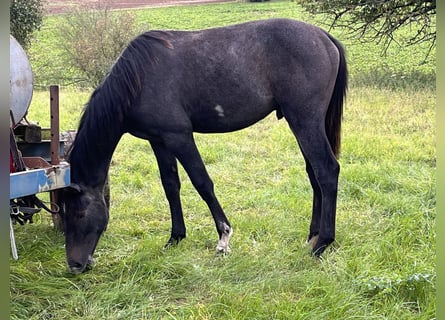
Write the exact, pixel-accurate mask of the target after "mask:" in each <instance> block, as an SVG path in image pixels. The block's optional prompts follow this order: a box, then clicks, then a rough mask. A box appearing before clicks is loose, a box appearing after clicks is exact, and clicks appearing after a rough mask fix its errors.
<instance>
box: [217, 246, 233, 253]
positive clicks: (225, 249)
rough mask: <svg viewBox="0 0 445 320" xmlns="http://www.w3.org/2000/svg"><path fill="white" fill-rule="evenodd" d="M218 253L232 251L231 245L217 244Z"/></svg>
mask: <svg viewBox="0 0 445 320" xmlns="http://www.w3.org/2000/svg"><path fill="white" fill-rule="evenodd" d="M216 253H217V254H222V255H226V254H229V253H230V247H229V246H226V247H224V246H220V245H219V244H218V245H217V246H216Z"/></svg>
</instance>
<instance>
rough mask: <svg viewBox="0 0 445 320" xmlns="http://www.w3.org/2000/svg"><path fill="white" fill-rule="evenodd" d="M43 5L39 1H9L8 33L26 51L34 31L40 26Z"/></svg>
mask: <svg viewBox="0 0 445 320" xmlns="http://www.w3.org/2000/svg"><path fill="white" fill-rule="evenodd" d="M42 18H43V3H42V1H41V0H11V1H10V2H9V27H10V33H11V34H12V35H13V36H14V38H15V39H16V40H17V41H18V42H19V43H20V45H21V46H22V47H23V48H24V49H27V48H28V47H29V44H30V42H31V39H32V34H33V32H34V31H35V30H39V29H40V27H41V25H42Z"/></svg>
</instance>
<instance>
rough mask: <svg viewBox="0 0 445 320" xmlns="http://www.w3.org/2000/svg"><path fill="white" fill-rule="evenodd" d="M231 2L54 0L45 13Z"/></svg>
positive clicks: (220, 0) (201, 0) (212, 0)
mask: <svg viewBox="0 0 445 320" xmlns="http://www.w3.org/2000/svg"><path fill="white" fill-rule="evenodd" d="M229 1H233V0H111V1H98V0H55V1H47V2H46V5H45V11H46V13H48V14H58V13H64V12H67V11H69V10H70V9H72V8H74V7H76V6H79V5H86V6H90V5H91V6H97V5H99V4H100V5H102V6H104V3H106V5H107V6H108V7H110V8H111V9H129V8H146V7H160V6H173V5H193V4H204V3H217V2H229Z"/></svg>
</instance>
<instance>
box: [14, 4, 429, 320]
mask: <svg viewBox="0 0 445 320" xmlns="http://www.w3.org/2000/svg"><path fill="white" fill-rule="evenodd" d="M268 17H293V18H298V19H305V20H309V19H314V18H313V17H309V16H307V15H305V14H304V13H303V12H302V10H301V9H299V8H298V7H297V5H296V3H294V2H267V3H243V2H241V3H226V4H216V5H202V6H193V7H170V8H154V9H144V10H137V19H138V21H140V24H143V23H146V24H147V25H148V26H149V27H150V28H151V29H157V28H172V29H198V28H203V27H210V26H215V25H225V24H230V23H235V22H240V21H247V20H253V19H264V18H268ZM58 18H59V17H51V18H48V19H47V21H46V27H45V28H43V29H42V31H41V32H40V34H39V37H40V38H39V39H40V42H39V43H38V44H36V46H43V45H44V44H45V43H51V42H52V41H53V40H51V26H52V24H53V23H54V20H56V19H58ZM312 21H314V22H315V23H319V22H318V20H312ZM333 33H334V34H335V35H336V36H337V37H338V38H339V39H341V40H342V42H343V43H344V44H345V47H346V48H347V51H348V62H349V66H350V71H351V83H350V90H349V93H348V99H347V104H346V106H345V113H344V124H343V144H342V153H341V158H340V164H341V173H340V181H339V195H338V210H337V211H338V213H337V239H336V242H335V244H334V245H333V246H332V247H331V248H330V249H329V250H327V251H326V252H325V254H324V255H323V258H322V259H321V260H316V259H314V258H312V257H311V256H310V255H309V251H308V248H307V246H306V244H305V240H306V237H307V232H308V226H309V222H310V215H311V207H312V191H311V188H310V185H309V181H308V178H307V176H306V172H305V166H304V161H303V158H302V156H301V153H300V151H299V149H298V146H297V143H296V141H295V139H294V138H293V136H292V134H291V132H290V130H289V129H288V127H287V124H286V123H285V121H284V120H281V121H278V120H277V119H276V117H275V116H274V115H271V116H269V117H267V118H266V119H264V120H263V121H261V122H260V123H258V124H256V125H255V126H252V127H250V128H248V129H245V130H242V131H238V132H234V133H228V134H215V135H203V134H197V135H196V141H197V144H198V148H199V149H200V151H201V154H202V156H203V159H204V161H205V163H206V165H207V169H208V171H209V174H210V176H211V177H212V179H213V181H214V183H215V189H216V194H217V196H218V198H219V199H220V202H221V204H222V206H223V207H224V209H225V211H226V213H227V215H228V217H229V219H230V221H231V223H232V226H233V227H234V235H233V237H232V240H231V248H232V251H231V253H230V254H229V255H226V256H221V255H216V254H215V251H214V248H215V246H216V243H217V233H216V230H215V227H214V223H213V220H212V218H211V216H210V213H209V212H208V209H207V207H206V206H205V204H204V202H203V201H202V200H201V199H200V198H199V195H198V194H197V193H196V191H195V190H194V188H193V186H192V185H191V182H190V181H189V179H188V177H187V176H186V174H185V172H184V171H183V170H182V168H181V169H180V176H181V179H182V189H181V195H182V200H183V206H184V214H185V220H186V224H187V230H188V237H187V239H185V240H184V241H183V242H181V243H180V244H179V245H178V246H177V247H174V248H171V249H169V250H164V249H163V245H164V243H165V242H166V241H167V239H168V237H169V235H170V218H169V210H168V204H167V201H166V199H165V196H164V193H163V190H162V186H161V183H160V179H159V173H158V169H157V165H156V161H155V158H154V156H153V153H152V151H151V149H150V146H149V144H148V143H147V142H146V141H143V140H139V139H136V138H134V137H131V136H129V135H125V136H124V137H123V139H122V140H121V143H120V144H119V146H118V148H117V150H116V152H115V154H114V157H113V162H112V167H111V169H110V181H111V198H112V199H111V212H110V223H109V227H108V230H107V231H106V233H105V234H104V236H103V237H102V238H101V241H100V243H99V246H98V248H97V250H96V260H97V263H96V265H95V266H94V267H93V268H92V269H91V270H90V271H88V272H86V273H84V274H82V275H77V276H75V275H71V274H69V273H68V272H67V267H66V264H65V251H64V238H63V235H62V234H60V233H58V232H55V231H54V230H53V228H52V225H51V218H50V217H49V215H48V214H46V213H40V214H39V215H37V216H36V217H35V223H34V224H31V225H25V226H20V225H16V226H14V229H15V233H16V240H17V242H18V251H19V256H20V258H19V260H17V261H15V260H13V259H12V258H10V299H11V300H10V305H11V319H39V320H40V319H94V320H95V319H389V320H392V319H434V318H435V310H436V301H435V293H436V286H435V280H436V271H435V259H436V253H435V249H436V247H435V238H436V231H435V219H436V209H435V208H436V200H435V199H436V194H435V183H436V181H435V171H436V150H435V143H436V130H435V99H436V92H435V87H434V72H435V66H434V63H433V62H429V63H426V64H422V65H420V64H419V62H420V61H421V60H422V59H423V54H424V53H425V50H424V49H422V48H414V47H412V48H408V49H402V48H397V47H395V48H392V49H391V50H393V51H390V52H389V54H388V56H386V57H382V56H381V55H380V49H379V47H378V46H376V45H374V44H360V43H358V42H354V41H353V40H351V39H346V37H345V35H343V33H342V31H341V30H334V31H333ZM34 52H35V51H34ZM433 54H434V52H433ZM44 55H46V56H47V58H46V59H47V60H51V58H52V56H51V54H50V53H48V52H47V53H44V51H41V53H40V55H39V54H36V55H35V56H33V57H32V60H33V61H40V63H41V64H40V65H42V64H43V62H42V60H43V57H44ZM432 61H433V60H432ZM42 77H43V75H42V74H40V75H39V76H38V77H37V78H38V79H43V78H42ZM42 82H43V80H42ZM90 94H91V90H85V89H82V90H80V89H78V88H75V87H62V88H61V96H60V101H61V118H62V119H61V129H62V130H68V129H73V128H75V127H76V126H77V122H78V120H79V116H80V112H81V110H82V107H83V105H84V104H85V103H86V101H87V99H88V97H89V95H90ZM48 103H49V93H48V92H47V90H36V91H35V92H34V97H33V102H32V105H31V107H30V111H29V115H28V119H30V120H34V121H39V122H40V123H41V124H42V125H43V126H46V125H48V124H49V115H48V108H49V105H48Z"/></svg>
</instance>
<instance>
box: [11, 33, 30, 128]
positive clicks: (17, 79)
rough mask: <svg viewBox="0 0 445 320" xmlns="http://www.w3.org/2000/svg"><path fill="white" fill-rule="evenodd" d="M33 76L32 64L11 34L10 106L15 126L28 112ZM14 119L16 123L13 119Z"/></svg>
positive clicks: (12, 124)
mask: <svg viewBox="0 0 445 320" xmlns="http://www.w3.org/2000/svg"><path fill="white" fill-rule="evenodd" d="M32 91H33V76H32V70H31V65H30V63H29V60H28V57H27V55H26V53H25V51H24V50H23V48H22V46H21V45H20V44H19V43H18V42H17V40H16V39H15V38H14V37H13V36H11V35H10V36H9V108H10V110H11V111H12V115H13V117H14V119H11V117H10V120H9V125H10V126H15V125H16V124H17V123H19V122H20V120H22V119H23V117H24V116H25V115H26V113H27V112H28V108H29V104H30V103H31V99H32ZM12 120H14V123H13V121H12Z"/></svg>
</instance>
